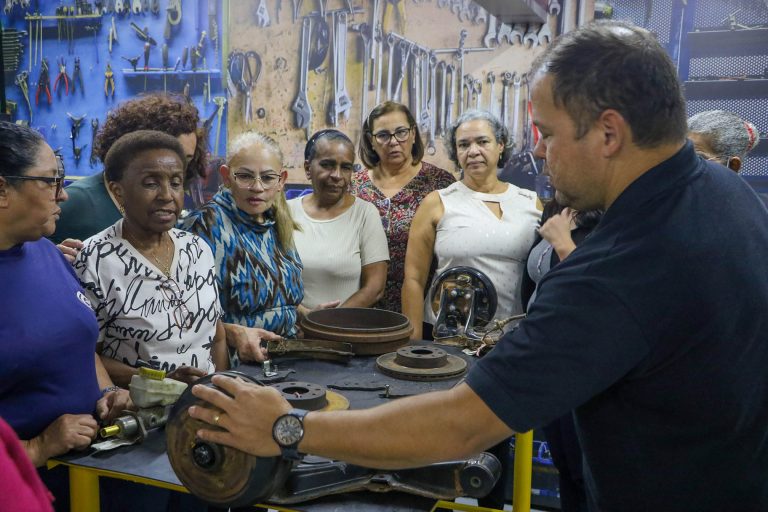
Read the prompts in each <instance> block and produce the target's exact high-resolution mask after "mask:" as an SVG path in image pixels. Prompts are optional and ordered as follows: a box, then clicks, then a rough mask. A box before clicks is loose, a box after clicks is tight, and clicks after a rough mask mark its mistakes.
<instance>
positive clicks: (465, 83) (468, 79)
mask: <svg viewBox="0 0 768 512" xmlns="http://www.w3.org/2000/svg"><path fill="white" fill-rule="evenodd" d="M474 83H475V80H474V78H472V76H471V75H469V74H467V75H464V79H463V80H462V83H461V90H462V92H463V91H464V89H466V90H467V95H466V96H465V98H466V103H464V101H462V105H461V108H460V109H459V113H460V114H463V113H464V111H465V110H469V109H470V108H472V107H471V106H470V105H471V104H472V84H474Z"/></svg>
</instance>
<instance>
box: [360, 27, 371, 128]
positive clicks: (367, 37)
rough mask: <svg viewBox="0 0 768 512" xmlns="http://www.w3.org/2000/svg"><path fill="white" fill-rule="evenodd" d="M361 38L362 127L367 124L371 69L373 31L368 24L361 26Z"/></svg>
mask: <svg viewBox="0 0 768 512" xmlns="http://www.w3.org/2000/svg"><path fill="white" fill-rule="evenodd" d="M359 30H360V38H361V39H362V40H363V82H362V85H363V90H362V92H361V93H360V98H361V100H360V126H363V123H365V115H366V114H367V113H368V78H369V74H370V73H371V67H370V66H369V65H368V61H369V59H370V58H371V30H370V27H369V26H368V24H367V23H361V24H360V28H359Z"/></svg>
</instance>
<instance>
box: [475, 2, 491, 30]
mask: <svg viewBox="0 0 768 512" xmlns="http://www.w3.org/2000/svg"><path fill="white" fill-rule="evenodd" d="M473 5H474V6H475V8H476V10H475V13H474V17H473V18H472V23H474V24H475V25H479V24H480V23H485V22H486V21H487V19H488V11H486V10H485V8H483V7H482V6H480V5H477V4H473Z"/></svg>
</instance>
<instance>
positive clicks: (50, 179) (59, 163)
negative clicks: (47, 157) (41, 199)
mask: <svg viewBox="0 0 768 512" xmlns="http://www.w3.org/2000/svg"><path fill="white" fill-rule="evenodd" d="M56 173H57V174H56V176H13V175H11V176H3V178H9V179H13V180H27V181H42V182H43V183H48V184H49V185H53V186H54V187H55V189H56V193H55V195H54V197H59V194H61V189H62V188H64V178H65V177H66V176H65V174H64V160H62V158H61V155H56Z"/></svg>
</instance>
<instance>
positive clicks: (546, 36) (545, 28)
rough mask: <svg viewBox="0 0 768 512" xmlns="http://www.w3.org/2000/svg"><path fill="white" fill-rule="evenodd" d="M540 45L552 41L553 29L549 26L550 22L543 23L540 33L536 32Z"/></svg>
mask: <svg viewBox="0 0 768 512" xmlns="http://www.w3.org/2000/svg"><path fill="white" fill-rule="evenodd" d="M536 37H537V38H538V43H539V45H542V44H549V43H550V42H552V31H551V30H550V28H549V23H542V24H541V29H540V30H539V33H538V34H536Z"/></svg>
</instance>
